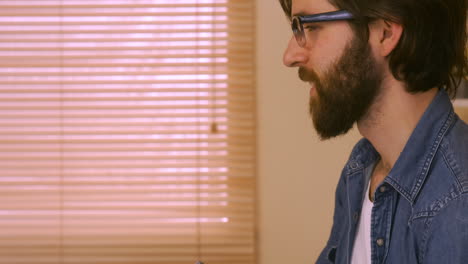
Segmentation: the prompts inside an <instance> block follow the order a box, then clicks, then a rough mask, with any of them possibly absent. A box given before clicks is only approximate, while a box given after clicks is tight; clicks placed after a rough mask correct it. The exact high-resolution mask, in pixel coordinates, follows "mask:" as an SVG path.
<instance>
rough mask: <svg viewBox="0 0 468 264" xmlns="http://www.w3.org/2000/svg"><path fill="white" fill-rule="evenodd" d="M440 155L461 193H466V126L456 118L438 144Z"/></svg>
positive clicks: (467, 179) (467, 171)
mask: <svg viewBox="0 0 468 264" xmlns="http://www.w3.org/2000/svg"><path fill="white" fill-rule="evenodd" d="M440 155H441V156H442V158H443V161H444V163H445V165H446V166H447V169H448V170H449V171H450V173H451V174H452V175H453V177H454V180H456V183H457V184H458V185H459V188H460V190H459V191H460V192H461V193H467V192H468V125H467V124H466V123H465V122H463V120H461V119H459V118H458V116H456V120H455V122H454V123H453V125H452V127H451V128H450V130H449V131H448V132H447V134H446V136H445V137H444V139H443V140H442V142H441V144H440Z"/></svg>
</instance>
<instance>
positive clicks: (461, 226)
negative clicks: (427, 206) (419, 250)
mask: <svg viewBox="0 0 468 264" xmlns="http://www.w3.org/2000/svg"><path fill="white" fill-rule="evenodd" d="M427 225H428V228H427V230H426V232H425V233H424V247H423V248H424V250H423V256H424V257H423V260H424V261H423V263H457V264H458V263H460V264H461V263H466V262H465V261H466V259H467V258H468V251H467V250H466V248H467V247H468V194H467V193H463V194H461V195H459V196H457V197H456V198H454V199H452V200H450V201H449V202H447V203H446V204H445V206H444V207H442V208H441V209H440V211H439V212H438V213H437V215H435V216H434V217H433V218H431V219H429V221H428V222H427Z"/></svg>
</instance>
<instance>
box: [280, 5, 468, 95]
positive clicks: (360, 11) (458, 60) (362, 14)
mask: <svg viewBox="0 0 468 264" xmlns="http://www.w3.org/2000/svg"><path fill="white" fill-rule="evenodd" d="M291 1H292V0H279V2H280V4H281V7H282V8H283V10H284V12H285V14H286V15H287V16H288V17H289V18H290V17H291V4H292V3H291ZM329 1H330V3H331V4H332V5H334V6H335V7H336V8H338V9H344V10H348V11H349V12H351V13H352V14H353V15H354V17H355V19H354V20H351V21H350V23H351V26H352V28H353V30H354V31H355V32H356V33H357V35H358V37H361V38H362V37H365V38H368V23H369V22H370V21H372V20H375V19H383V20H386V21H391V22H395V23H398V24H401V25H402V26H403V33H402V36H401V38H400V41H399V43H398V45H397V46H396V48H395V49H394V50H393V51H392V53H391V54H390V55H389V66H390V69H391V71H392V73H393V75H394V76H395V78H396V79H398V80H401V81H404V82H406V84H407V91H408V92H411V93H417V92H423V91H427V90H429V89H431V88H433V87H439V88H440V89H445V90H446V91H447V92H448V93H449V94H450V95H452V96H454V95H455V94H456V90H457V87H458V85H459V83H460V81H461V79H462V78H466V76H467V73H468V64H467V50H466V39H467V33H466V12H467V9H466V8H467V4H466V1H467V0H329Z"/></svg>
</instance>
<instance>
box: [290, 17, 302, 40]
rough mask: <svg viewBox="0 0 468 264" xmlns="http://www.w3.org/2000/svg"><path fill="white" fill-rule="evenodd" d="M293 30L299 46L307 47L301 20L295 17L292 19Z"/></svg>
mask: <svg viewBox="0 0 468 264" xmlns="http://www.w3.org/2000/svg"><path fill="white" fill-rule="evenodd" d="M291 28H292V31H293V34H294V37H295V38H296V41H297V44H299V46H301V47H303V46H304V45H305V35H304V30H303V28H302V24H301V21H300V20H299V18H298V17H294V18H293V19H292V21H291Z"/></svg>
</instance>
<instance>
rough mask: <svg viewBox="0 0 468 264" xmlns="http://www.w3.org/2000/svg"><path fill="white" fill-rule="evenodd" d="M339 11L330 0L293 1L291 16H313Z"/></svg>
mask: <svg viewBox="0 0 468 264" xmlns="http://www.w3.org/2000/svg"><path fill="white" fill-rule="evenodd" d="M335 10H337V9H336V7H334V6H333V5H332V4H330V2H328V0H292V5H291V15H292V16H294V15H297V14H302V15H305V14H307V15H312V14H317V13H324V12H329V11H335Z"/></svg>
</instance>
